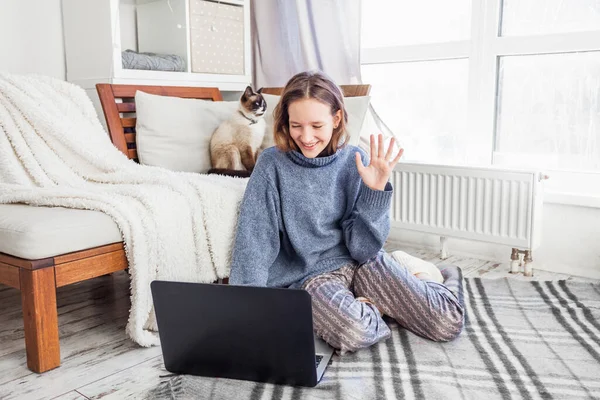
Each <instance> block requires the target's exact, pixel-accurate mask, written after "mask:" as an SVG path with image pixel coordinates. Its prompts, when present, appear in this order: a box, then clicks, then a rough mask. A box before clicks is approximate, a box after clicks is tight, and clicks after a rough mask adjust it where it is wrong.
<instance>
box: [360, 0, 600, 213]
mask: <svg viewBox="0 0 600 400" xmlns="http://www.w3.org/2000/svg"><path fill="white" fill-rule="evenodd" d="M362 7H363V10H362V11H363V12H362V29H361V39H362V40H361V43H362V49H361V57H362V58H361V63H362V68H361V69H362V75H363V76H362V78H363V82H365V83H370V84H372V85H373V87H372V91H371V96H372V103H373V106H374V107H375V109H376V110H377V112H378V113H379V114H380V116H381V118H382V119H383V121H384V122H385V123H386V124H387V125H388V126H389V127H390V129H391V130H392V131H393V132H394V133H395V134H396V135H397V136H398V137H399V138H400V139H401V142H402V144H403V146H404V147H405V161H408V162H426V163H432V164H461V165H490V164H493V165H498V166H502V167H510V168H536V169H540V170H541V171H543V172H545V173H547V174H548V175H549V176H550V180H548V181H547V183H546V184H545V187H546V192H547V193H548V194H550V196H546V198H547V199H551V198H552V193H557V194H558V193H560V194H561V195H560V196H558V195H557V196H554V198H555V199H558V198H559V197H560V198H562V199H564V198H565V194H569V195H572V194H576V195H577V196H585V197H587V198H588V199H589V198H590V196H599V197H596V200H599V201H596V203H598V204H600V2H599V1H598V0H573V1H570V2H564V1H562V0H504V1H502V0H487V1H472V2H471V1H466V0H457V1H453V2H447V1H443V0H427V1H425V0H424V1H422V2H408V1H407V0H369V1H363V2H362ZM585 203H586V204H589V201H586V202H585Z"/></svg>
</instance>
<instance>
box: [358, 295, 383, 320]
mask: <svg viewBox="0 0 600 400" xmlns="http://www.w3.org/2000/svg"><path fill="white" fill-rule="evenodd" d="M356 300H358V301H360V302H361V303H368V304H371V305H372V306H373V307H375V308H376V309H378V310H379V314H381V316H383V311H382V310H381V308H379V307H377V306H376V305H375V303H373V302H372V301H371V300H369V299H367V298H366V297H357V298H356Z"/></svg>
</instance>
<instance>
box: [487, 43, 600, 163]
mask: <svg viewBox="0 0 600 400" xmlns="http://www.w3.org/2000/svg"><path fill="white" fill-rule="evenodd" d="M499 74H500V75H499V100H498V109H497V128H496V144H495V149H496V150H495V152H494V164H499V165H511V166H532V167H545V168H553V169H574V170H592V171H600V52H597V51H596V52H585V53H565V54H549V55H532V56H513V57H502V58H501V59H500V70H499Z"/></svg>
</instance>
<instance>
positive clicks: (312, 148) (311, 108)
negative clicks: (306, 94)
mask: <svg viewBox="0 0 600 400" xmlns="http://www.w3.org/2000/svg"><path fill="white" fill-rule="evenodd" d="M288 114H289V116H290V126H289V129H290V136H291V137H292V139H293V140H294V142H295V143H296V145H298V147H299V148H300V151H302V154H304V156H305V157H307V158H315V157H317V156H318V155H319V154H321V152H322V151H323V150H324V149H325V148H326V147H327V145H328V144H329V142H330V141H331V136H332V134H333V130H334V128H337V126H338V124H339V123H340V120H341V115H342V112H341V110H338V111H337V112H336V114H335V115H331V107H330V106H329V105H327V104H324V103H321V102H320V101H318V100H315V99H302V100H297V101H294V102H293V103H291V104H290V105H289V107H288Z"/></svg>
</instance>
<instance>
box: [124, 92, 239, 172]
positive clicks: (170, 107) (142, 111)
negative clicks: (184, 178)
mask: <svg viewBox="0 0 600 400" xmlns="http://www.w3.org/2000/svg"><path fill="white" fill-rule="evenodd" d="M135 104H136V112H137V122H136V144H137V153H138V159H139V161H140V164H145V165H154V166H158V167H163V168H167V169H170V170H174V171H186V172H199V173H206V172H207V171H208V170H209V169H210V168H211V163H210V138H211V136H212V134H213V132H214V131H215V129H217V127H218V126H219V125H220V124H221V122H223V121H225V120H227V119H229V118H231V115H232V114H233V113H234V112H235V110H236V109H237V108H238V105H239V101H210V100H208V101H207V100H199V99H183V98H179V97H172V96H160V95H154V94H148V93H144V92H140V91H137V92H136V94H135Z"/></svg>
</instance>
